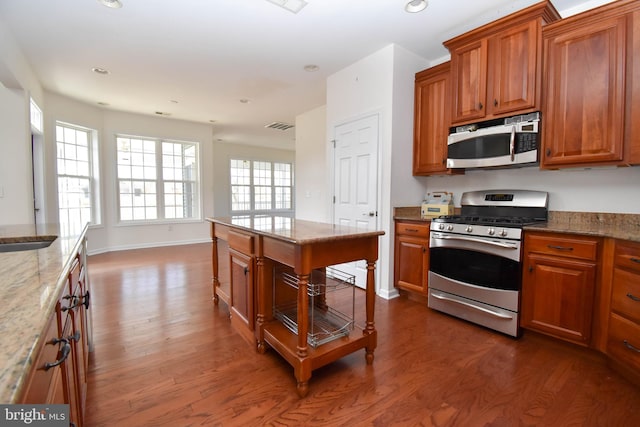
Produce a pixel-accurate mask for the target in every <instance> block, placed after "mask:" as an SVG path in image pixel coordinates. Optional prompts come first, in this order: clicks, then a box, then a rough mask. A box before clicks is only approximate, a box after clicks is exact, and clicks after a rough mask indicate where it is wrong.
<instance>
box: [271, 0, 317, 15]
mask: <svg viewBox="0 0 640 427" xmlns="http://www.w3.org/2000/svg"><path fill="white" fill-rule="evenodd" d="M267 1H268V2H270V3H273V4H275V5H277V6H280V7H281V8H283V9H287V10H288V11H289V12H293V13H298V12H300V11H301V10H302V8H303V7H305V6H306V5H307V2H306V1H305V0H267Z"/></svg>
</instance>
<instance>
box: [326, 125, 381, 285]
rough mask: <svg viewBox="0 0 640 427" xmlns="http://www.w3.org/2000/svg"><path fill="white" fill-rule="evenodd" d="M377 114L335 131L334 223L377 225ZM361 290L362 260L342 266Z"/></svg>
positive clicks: (363, 281) (364, 273) (364, 268)
mask: <svg viewBox="0 0 640 427" xmlns="http://www.w3.org/2000/svg"><path fill="white" fill-rule="evenodd" d="M378 137H379V129H378V115H377V114H376V115H372V116H367V117H364V118H362V119H357V120H354V121H351V122H347V123H343V124H340V125H338V126H336V127H335V128H334V157H333V165H334V204H333V222H334V223H335V224H343V225H349V226H352V227H356V228H363V229H374V228H376V227H377V224H378V197H377V194H378ZM339 268H340V269H341V270H343V271H345V272H346V273H349V274H353V275H355V276H356V284H357V285H358V286H360V287H364V286H365V284H366V281H367V265H366V262H364V261H356V262H351V263H347V264H341V265H340V266H339Z"/></svg>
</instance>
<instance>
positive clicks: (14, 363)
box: [0, 225, 87, 404]
mask: <svg viewBox="0 0 640 427" xmlns="http://www.w3.org/2000/svg"><path fill="white" fill-rule="evenodd" d="M31 227H32V228H33V226H31ZM28 228H29V226H22V225H20V226H2V227H0V243H14V242H24V241H32V240H41V239H43V238H45V239H50V238H51V237H56V239H55V240H54V241H53V243H52V244H51V245H50V246H49V247H47V248H43V249H34V250H28V251H19V252H8V253H0V277H1V278H0V298H1V299H2V300H3V301H19V304H3V305H2V306H0V333H1V334H2V336H3V337H4V338H5V341H4V344H3V347H2V350H0V403H5V404H7V403H18V401H19V399H20V397H21V395H22V393H23V390H24V387H25V385H26V382H27V380H28V375H29V372H30V371H31V368H32V366H33V364H34V363H35V358H36V354H35V352H36V351H37V350H38V349H39V348H40V345H41V341H42V340H43V339H45V338H46V337H45V336H44V335H43V334H44V332H45V330H46V328H47V326H48V324H49V321H50V319H51V315H52V314H53V313H54V311H55V306H56V303H57V301H58V297H59V295H60V293H61V291H62V289H63V288H64V286H66V284H67V276H68V274H69V271H70V268H71V265H72V261H73V259H74V256H73V255H74V254H75V253H76V252H78V250H79V245H80V244H81V242H82V238H83V237H84V236H85V235H86V231H87V226H85V227H84V228H83V229H82V231H80V232H70V233H67V234H66V235H65V234H64V233H60V232H59V229H58V227H57V225H50V226H48V227H47V230H46V233H41V232H37V231H36V230H33V231H32V232H31V233H30V232H29V231H28Z"/></svg>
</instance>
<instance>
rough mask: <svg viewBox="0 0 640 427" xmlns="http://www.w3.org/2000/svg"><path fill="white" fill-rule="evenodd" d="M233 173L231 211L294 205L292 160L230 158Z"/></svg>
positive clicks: (269, 209) (286, 209)
mask: <svg viewBox="0 0 640 427" xmlns="http://www.w3.org/2000/svg"><path fill="white" fill-rule="evenodd" d="M230 174H231V211H232V212H253V211H258V212H265V211H290V210H292V209H293V198H292V194H293V190H292V189H293V167H292V165H291V164H290V163H279V162H267V161H258V160H241V159H231V163H230Z"/></svg>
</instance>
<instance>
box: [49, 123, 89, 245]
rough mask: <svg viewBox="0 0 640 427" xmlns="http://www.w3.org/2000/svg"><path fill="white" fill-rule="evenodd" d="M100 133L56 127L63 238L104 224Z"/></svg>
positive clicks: (78, 128)
mask: <svg viewBox="0 0 640 427" xmlns="http://www.w3.org/2000/svg"><path fill="white" fill-rule="evenodd" d="M96 134H97V132H96V131H95V130H92V129H87V128H83V127H80V126H75V125H71V124H68V123H62V122H57V123H56V168H57V171H56V172H57V183H58V216H59V222H60V229H61V230H60V232H61V234H62V235H72V234H77V233H79V232H80V231H82V229H83V228H84V226H85V225H86V224H87V223H91V224H98V223H100V213H99V209H98V199H99V197H98V196H97V194H98V186H97V174H98V168H97V158H96V153H97V146H96V145H97V137H96Z"/></svg>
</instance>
